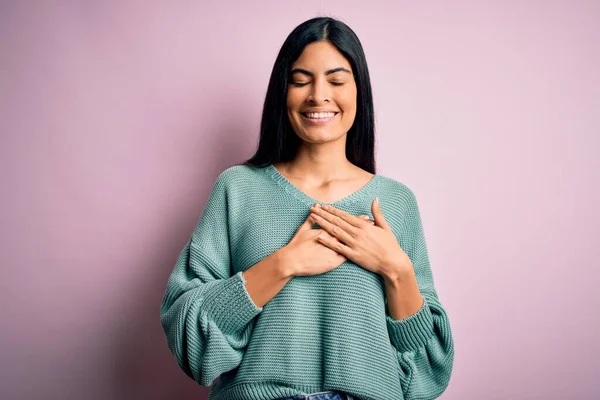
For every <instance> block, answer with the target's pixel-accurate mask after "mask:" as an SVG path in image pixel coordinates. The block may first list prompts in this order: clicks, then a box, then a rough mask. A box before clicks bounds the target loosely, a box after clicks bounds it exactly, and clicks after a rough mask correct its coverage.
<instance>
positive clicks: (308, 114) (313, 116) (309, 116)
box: [305, 112, 335, 119]
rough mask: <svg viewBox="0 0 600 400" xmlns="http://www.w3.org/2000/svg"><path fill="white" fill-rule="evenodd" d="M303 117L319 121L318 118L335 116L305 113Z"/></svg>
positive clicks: (330, 113) (332, 114)
mask: <svg viewBox="0 0 600 400" xmlns="http://www.w3.org/2000/svg"><path fill="white" fill-rule="evenodd" d="M305 115H307V116H308V118H314V119H319V118H330V117H333V116H334V115H335V113H332V112H329V113H305Z"/></svg>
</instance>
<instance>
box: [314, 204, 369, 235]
mask: <svg viewBox="0 0 600 400" xmlns="http://www.w3.org/2000/svg"><path fill="white" fill-rule="evenodd" d="M311 211H312V212H317V213H318V214H319V215H321V216H323V217H324V218H327V216H328V215H330V216H333V217H335V218H337V219H339V222H338V223H337V225H339V226H341V227H342V228H344V230H345V231H346V232H348V233H350V234H351V235H353V236H355V235H356V234H357V233H358V232H357V230H358V229H359V228H362V226H363V224H364V221H363V220H362V219H361V218H359V217H355V216H354V215H352V214H349V213H347V212H346V211H342V210H340V209H339V208H335V207H333V206H331V205H325V204H324V205H321V207H320V208H319V207H312V208H311ZM319 211H321V212H319ZM328 220H331V219H328Z"/></svg>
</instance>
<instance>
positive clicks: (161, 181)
mask: <svg viewBox="0 0 600 400" xmlns="http://www.w3.org/2000/svg"><path fill="white" fill-rule="evenodd" d="M51 3H53V5H50V4H51ZM175 3H176V4H177V5H175ZM250 3H251V2H242V1H235V2H233V1H230V2H223V3H221V5H219V6H217V5H208V4H204V3H202V2H193V1H178V2H167V1H163V2H156V1H155V2H146V1H137V2H135V1H128V2H124V1H116V0H115V1H108V0H105V1H96V2H84V1H79V2H75V1H63V2H62V5H60V4H61V2H58V1H54V2H50V1H30V2H24V1H16V0H14V1H4V2H3V3H2V5H0V124H1V125H0V133H1V137H0V178H1V182H0V184H1V185H2V186H1V187H2V189H3V190H2V197H1V198H2V204H1V211H2V214H1V220H0V229H1V233H0V234H1V236H0V243H1V249H0V250H1V252H0V254H1V257H2V262H1V266H2V275H1V279H0V295H1V296H2V298H1V301H0V305H1V306H0V307H2V308H1V310H0V311H1V322H0V324H1V325H0V334H1V348H0V352H1V356H0V360H1V371H0V380H1V381H0V398H2V399H58V398H63V399H83V398H85V399H133V398H136V399H138V398H139V399H142V398H143V399H167V398H178V399H201V398H205V395H206V393H207V392H208V390H207V389H205V388H202V387H200V386H198V385H197V384H196V383H195V382H193V381H192V380H191V379H189V378H188V377H186V376H185V375H184V373H183V372H182V371H181V370H179V368H178V366H177V364H176V361H175V358H174V357H173V356H172V355H171V353H170V352H169V350H168V347H167V344H166V340H165V338H164V336H163V332H162V330H161V326H160V318H159V307H160V301H161V298H162V295H163V292H164V288H165V284H166V279H167V277H168V275H169V273H170V272H171V270H172V268H173V266H174V263H175V260H176V257H177V255H178V253H179V251H180V250H181V248H182V247H183V245H184V243H185V241H186V240H187V239H188V238H189V235H190V234H191V231H192V229H193V228H194V226H195V223H196V222H197V218H198V216H199V214H200V213H201V211H202V209H203V206H204V204H205V202H206V199H207V196H208V193H209V190H210V188H211V187H212V184H213V183H214V180H215V179H216V176H217V175H218V174H219V173H220V172H221V171H222V170H223V169H224V168H226V167H227V166H229V165H231V164H233V163H236V162H239V161H241V160H243V159H245V158H248V157H249V156H250V155H251V154H252V152H253V150H254V146H255V144H256V142H257V139H258V127H259V120H260V112H261V107H262V103H263V100H264V94H265V92H266V87H267V81H268V78H269V74H270V72H271V68H272V65H273V62H274V60H275V57H276V55H277V52H278V50H279V48H280V46H281V44H282V43H283V41H284V39H285V37H286V36H287V35H288V34H289V32H290V31H291V30H292V29H293V28H294V27H295V26H296V25H298V24H299V23H300V22H302V21H304V20H306V19H308V18H311V17H313V16H317V15H323V14H326V15H331V16H334V17H338V18H340V19H342V20H343V21H345V22H346V23H348V24H349V25H350V26H351V27H352V28H353V29H354V30H355V32H356V33H357V34H358V36H359V37H360V39H361V41H362V43H363V46H364V48H365V52H366V55H367V61H368V63H369V68H370V71H371V77H372V84H373V90H374V98H375V110H376V122H377V129H378V136H377V143H378V145H377V160H378V166H379V169H378V172H379V173H380V174H383V175H387V176H389V177H393V178H395V179H397V180H400V181H402V182H404V183H406V184H408V185H409V186H410V187H411V188H412V189H413V190H414V191H415V193H416V194H417V197H418V200H419V204H420V207H421V212H422V219H423V223H424V226H425V231H426V236H427V241H428V246H429V251H430V258H431V264H432V268H433V271H434V277H435V283H436V287H437V289H438V293H439V295H440V298H441V299H442V302H443V304H444V305H445V307H446V308H447V311H448V313H449V315H450V318H451V324H452V328H453V334H454V340H455V346H456V360H455V367H454V371H453V376H452V380H451V383H450V385H449V387H448V389H447V390H446V392H445V393H444V395H443V396H442V398H443V399H509V398H510V399H592V398H598V396H600V384H599V383H598V372H599V370H600V341H599V340H598V335H600V324H599V323H598V322H599V321H598V319H599V315H600V312H599V306H600V302H599V300H598V298H599V297H598V283H599V279H598V278H599V277H600V273H599V272H598V268H599V267H600V265H599V262H598V260H599V259H600V251H599V247H600V240H599V237H600V216H599V211H598V205H599V204H600V190H599V189H598V184H599V183H600V180H599V179H598V178H599V177H598V175H599V174H598V172H599V171H600V161H599V159H600V157H599V154H598V152H599V149H600V135H599V131H600V128H599V126H600V74H599V72H598V71H600V28H599V26H600V23H599V21H600V2H597V1H573V2H569V1H562V2H559V1H538V2H533V1H528V2H523V1H510V2H508V1H497V2H486V4H484V3H483V2H477V1H472V2H467V1H454V2H452V3H451V4H450V3H449V2H437V3H436V4H433V3H430V4H428V5H427V4H423V3H422V2H419V3H417V2H398V1H395V2H392V1H389V2H383V1H366V2H365V1H356V2H349V1H332V0H328V1H309V0H303V1H301V2H281V1H269V2H259V3H253V4H250ZM282 3H285V5H283V4H282Z"/></svg>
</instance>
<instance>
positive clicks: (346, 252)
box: [317, 231, 352, 259]
mask: <svg viewBox="0 0 600 400" xmlns="http://www.w3.org/2000/svg"><path fill="white" fill-rule="evenodd" d="M317 241H319V242H320V243H321V244H323V245H324V246H327V247H329V248H330V249H331V250H334V251H336V252H338V253H339V254H341V255H343V256H344V257H346V258H348V259H349V256H350V254H351V253H352V249H351V248H350V247H348V246H346V245H345V244H344V243H342V242H340V241H339V240H337V239H336V238H335V237H333V236H331V235H330V234H328V233H327V232H326V231H323V232H321V233H319V235H318V236H317Z"/></svg>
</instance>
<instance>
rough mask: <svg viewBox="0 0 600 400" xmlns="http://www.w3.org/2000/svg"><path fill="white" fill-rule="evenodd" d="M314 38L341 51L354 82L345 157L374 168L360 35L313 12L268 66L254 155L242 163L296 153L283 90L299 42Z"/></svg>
mask: <svg viewBox="0 0 600 400" xmlns="http://www.w3.org/2000/svg"><path fill="white" fill-rule="evenodd" d="M316 41H328V42H330V43H331V44H333V45H334V46H335V47H336V48H337V49H338V50H339V51H340V53H342V54H343V55H344V57H346V59H347V60H348V61H349V63H350V65H351V66H352V73H353V74H354V79H355V82H356V89H357V96H356V117H355V119H354V123H353V124H352V127H351V128H350V130H349V131H348V133H347V137H346V158H347V159H348V161H350V162H351V163H353V164H354V165H356V166H358V167H360V168H362V169H364V170H365V171H368V172H370V173H372V174H374V173H375V116H374V109H373V94H372V91H371V80H370V78H369V70H368V68H367V60H366V58H365V54H364V51H363V48H362V45H361V43H360V40H359V39H358V37H357V36H356V34H355V33H354V31H353V30H352V29H350V27H349V26H348V25H346V24H345V23H343V22H341V21H338V20H336V19H334V18H330V17H316V18H312V19H309V20H308V21H305V22H303V23H301V24H300V25H298V26H297V27H296V28H295V29H294V30H293V31H292V32H291V33H290V34H289V36H288V37H287V39H286V40H285V42H284V43H283V45H282V46H281V49H280V50H279V54H278V55H277V59H276V60H275V64H274V65H273V70H272V72H271V78H270V79H269V86H268V89H267V95H266V97H265V103H264V106H263V112H262V119H261V123H260V140H259V143H258V147H257V149H256V152H255V153H254V155H253V156H252V157H251V158H249V159H248V160H246V161H244V162H243V163H241V164H243V165H251V166H256V167H265V166H267V165H268V164H270V163H276V162H286V161H290V160H293V159H294V158H295V157H296V152H297V150H298V147H299V145H300V143H301V140H302V139H300V138H299V137H298V135H296V133H295V132H294V130H293V129H292V126H291V125H290V122H289V120H288V115H287V105H286V104H287V101H286V99H287V91H288V79H289V77H290V76H289V72H290V68H291V65H292V64H293V63H294V61H296V60H297V59H298V58H299V57H300V55H301V54H302V51H303V50H304V48H305V47H306V46H307V45H308V44H310V43H312V42H316Z"/></svg>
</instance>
